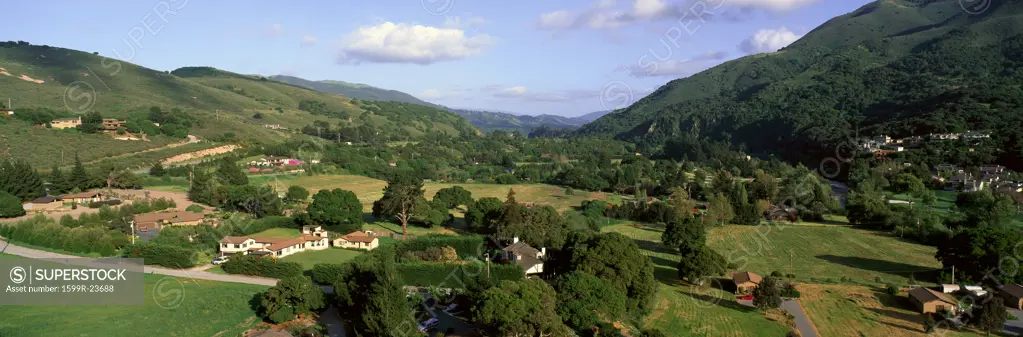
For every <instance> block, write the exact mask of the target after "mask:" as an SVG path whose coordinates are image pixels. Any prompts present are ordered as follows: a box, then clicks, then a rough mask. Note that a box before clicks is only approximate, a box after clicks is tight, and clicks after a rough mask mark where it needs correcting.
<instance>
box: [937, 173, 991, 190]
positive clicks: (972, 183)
mask: <svg viewBox="0 0 1023 337" xmlns="http://www.w3.org/2000/svg"><path fill="white" fill-rule="evenodd" d="M983 188H984V182H983V181H978V180H977V179H975V178H974V177H973V175H971V174H969V173H960V174H957V175H955V176H952V178H949V179H948V185H947V186H946V187H945V189H946V190H961V191H965V192H976V191H979V190H981V189H983Z"/></svg>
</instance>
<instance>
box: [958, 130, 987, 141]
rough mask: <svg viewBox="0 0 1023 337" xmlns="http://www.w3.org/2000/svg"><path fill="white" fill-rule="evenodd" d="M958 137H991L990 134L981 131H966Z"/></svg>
mask: <svg viewBox="0 0 1023 337" xmlns="http://www.w3.org/2000/svg"><path fill="white" fill-rule="evenodd" d="M960 137H961V138H962V139H984V138H991V135H989V134H986V133H983V132H976V131H966V133H964V134H962V135H961V136H960Z"/></svg>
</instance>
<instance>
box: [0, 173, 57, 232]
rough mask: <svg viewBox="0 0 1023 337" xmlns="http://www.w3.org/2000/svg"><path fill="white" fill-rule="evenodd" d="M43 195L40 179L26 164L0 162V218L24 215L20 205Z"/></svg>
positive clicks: (44, 190) (43, 190) (43, 189)
mask: <svg viewBox="0 0 1023 337" xmlns="http://www.w3.org/2000/svg"><path fill="white" fill-rule="evenodd" d="M45 193H46V189H45V188H44V187H43V180H42V178H40V177H39V174H38V173H37V172H36V171H35V169H33V168H32V166H30V165H28V163H26V162H23V161H16V162H12V161H10V160H4V161H3V162H0V218H10V217H17V216H22V215H25V210H24V209H23V208H22V206H21V203H22V202H24V201H29V200H32V199H35V198H38V197H40V196H42V195H44V194H45Z"/></svg>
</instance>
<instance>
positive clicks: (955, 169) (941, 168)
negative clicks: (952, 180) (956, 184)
mask: <svg viewBox="0 0 1023 337" xmlns="http://www.w3.org/2000/svg"><path fill="white" fill-rule="evenodd" d="M934 170H935V171H937V172H938V173H939V174H940V173H945V172H951V173H953V174H956V173H963V169H962V168H960V167H959V166H955V165H952V164H938V165H936V166H934Z"/></svg>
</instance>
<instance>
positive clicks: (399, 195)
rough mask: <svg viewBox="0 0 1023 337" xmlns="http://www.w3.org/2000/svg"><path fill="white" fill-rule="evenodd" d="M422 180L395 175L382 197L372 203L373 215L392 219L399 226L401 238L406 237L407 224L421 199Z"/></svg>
mask: <svg viewBox="0 0 1023 337" xmlns="http://www.w3.org/2000/svg"><path fill="white" fill-rule="evenodd" d="M423 193H424V191H423V180H422V179H419V178H415V177H412V176H408V175H396V176H395V177H393V178H391V180H390V181H388V182H387V187H385V188H384V196H383V197H382V198H380V200H377V201H376V202H374V203H373V215H375V216H385V217H394V218H396V219H397V220H398V223H399V224H401V234H402V238H406V237H408V223H409V220H411V219H412V216H413V215H415V214H416V206H417V205H419V204H420V203H419V200H421V199H423Z"/></svg>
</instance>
